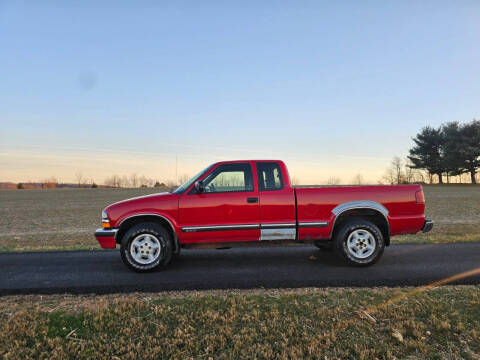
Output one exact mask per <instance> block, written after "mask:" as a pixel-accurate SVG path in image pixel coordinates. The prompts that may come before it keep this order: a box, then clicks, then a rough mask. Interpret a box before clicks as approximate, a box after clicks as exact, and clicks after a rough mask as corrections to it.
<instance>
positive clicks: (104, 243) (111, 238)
mask: <svg viewBox="0 0 480 360" xmlns="http://www.w3.org/2000/svg"><path fill="white" fill-rule="evenodd" d="M117 231H118V229H98V230H97V231H95V238H96V239H97V241H98V243H99V244H100V246H101V247H102V248H104V249H115V247H116V246H117V241H116V240H115V236H116V235H117Z"/></svg>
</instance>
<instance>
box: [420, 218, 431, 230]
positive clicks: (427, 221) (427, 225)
mask: <svg viewBox="0 0 480 360" xmlns="http://www.w3.org/2000/svg"><path fill="white" fill-rule="evenodd" d="M432 228H433V220H432V219H425V222H424V223H423V227H422V232H424V233H426V232H429V231H430V230H432Z"/></svg>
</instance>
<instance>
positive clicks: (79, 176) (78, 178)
mask: <svg viewBox="0 0 480 360" xmlns="http://www.w3.org/2000/svg"><path fill="white" fill-rule="evenodd" d="M75 179H76V181H77V184H78V187H82V182H83V174H82V172H81V171H77V172H76V173H75Z"/></svg>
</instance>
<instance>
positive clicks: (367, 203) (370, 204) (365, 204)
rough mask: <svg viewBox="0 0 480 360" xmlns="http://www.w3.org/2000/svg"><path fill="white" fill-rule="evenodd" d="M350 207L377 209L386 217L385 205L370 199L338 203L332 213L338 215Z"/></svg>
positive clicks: (350, 208)
mask: <svg viewBox="0 0 480 360" xmlns="http://www.w3.org/2000/svg"><path fill="white" fill-rule="evenodd" d="M352 209H373V210H377V211H378V212H380V213H382V214H383V216H385V217H387V216H388V210H387V208H386V207H385V206H383V205H382V204H380V203H378V202H376V201H371V200H356V201H348V202H346V203H343V204H340V205H338V206H336V207H335V208H334V209H333V210H332V213H333V214H334V215H335V216H338V215H340V214H341V213H343V212H344V211H347V210H352Z"/></svg>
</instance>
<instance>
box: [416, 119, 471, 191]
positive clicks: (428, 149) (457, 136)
mask: <svg viewBox="0 0 480 360" xmlns="http://www.w3.org/2000/svg"><path fill="white" fill-rule="evenodd" d="M413 141H414V143H415V145H414V146H413V147H412V148H411V149H410V151H409V155H408V159H409V160H410V161H411V165H410V167H411V168H412V169H422V170H425V171H427V172H428V174H430V175H431V176H433V175H435V176H437V179H438V182H439V183H440V184H443V182H444V181H443V180H444V177H446V178H447V180H448V178H449V177H450V176H459V175H462V174H469V175H470V181H471V183H472V184H476V183H477V181H476V174H477V172H478V169H479V168H480V121H479V120H473V121H471V122H469V123H464V124H461V123H459V122H456V121H454V122H449V123H446V124H443V125H441V126H440V127H438V128H434V127H431V126H426V127H424V128H422V130H421V131H420V132H419V133H418V134H417V135H416V136H415V137H414V138H413ZM447 182H448V181H447Z"/></svg>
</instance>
